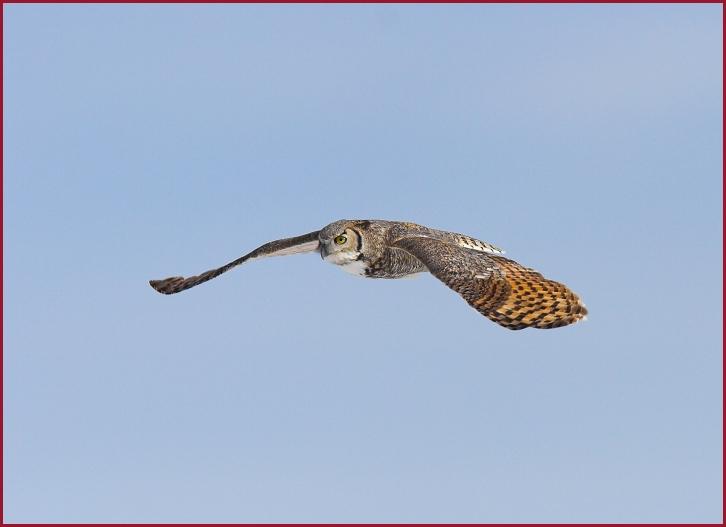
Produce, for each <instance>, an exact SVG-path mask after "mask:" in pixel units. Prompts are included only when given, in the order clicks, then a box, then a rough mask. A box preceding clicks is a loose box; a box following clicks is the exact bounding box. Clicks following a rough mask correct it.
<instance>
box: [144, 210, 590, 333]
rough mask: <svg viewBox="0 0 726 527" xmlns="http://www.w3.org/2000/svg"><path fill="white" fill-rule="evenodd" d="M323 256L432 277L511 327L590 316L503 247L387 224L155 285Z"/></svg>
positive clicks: (346, 264) (366, 272)
mask: <svg viewBox="0 0 726 527" xmlns="http://www.w3.org/2000/svg"><path fill="white" fill-rule="evenodd" d="M302 252H318V253H319V254H320V256H321V257H322V258H323V259H324V260H325V261H326V262H329V263H332V264H334V265H338V266H340V267H341V268H342V269H343V270H344V271H346V272H349V273H351V274H355V275H358V276H363V277H366V278H394V279H395V278H405V277H408V276H411V275H414V274H418V273H422V272H430V273H431V274H432V275H434V276H435V277H436V278H437V279H439V280H440V281H442V282H443V283H444V284H445V285H447V286H448V287H449V288H451V289H453V290H454V291H456V292H457V293H459V294H460V295H461V296H462V297H463V298H464V300H466V301H467V303H469V305H470V306H472V307H473V308H474V309H476V310H477V311H479V312H480V313H481V314H483V315H485V316H486V317H488V318H489V319H491V320H493V321H494V322H496V323H497V324H499V325H501V326H504V327H506V328H508V329H523V328H526V327H534V328H540V329H546V328H554V327H559V326H565V325H568V324H572V323H574V322H577V321H579V320H582V319H584V318H585V315H586V314H587V309H586V308H585V306H584V304H583V303H582V302H581V301H580V299H579V297H578V296H577V295H575V294H574V293H573V292H572V291H570V290H569V289H568V288H567V287H566V286H564V285H563V284H560V283H559V282H555V281H552V280H548V279H546V278H544V277H543V276H542V275H541V274H540V273H538V272H537V271H535V270H533V269H529V268H526V267H523V266H521V265H520V264H518V263H517V262H514V261H513V260H509V259H507V258H504V257H503V256H502V254H503V253H504V251H502V250H501V249H499V248H497V247H496V246H494V245H492V244H490V243H487V242H484V241H481V240H478V239H476V238H472V237H470V236H467V235H465V234H459V233H455V232H448V231H441V230H437V229H431V228H429V227H425V226H423V225H418V224H415V223H408V222H399V221H387V220H339V221H336V222H333V223H331V224H329V225H327V226H326V227H323V228H322V229H321V230H319V231H314V232H311V233H308V234H304V235H302V236H297V237H294V238H286V239H282V240H276V241H274V242H269V243H267V244H265V245H262V246H260V247H258V248H257V249H255V250H254V251H252V252H251V253H249V254H246V255H245V256H242V257H241V258H238V259H237V260H234V261H233V262H230V263H228V264H227V265H225V266H222V267H220V268H217V269H212V270H210V271H207V272H205V273H202V274H200V275H198V276H192V277H190V278H183V277H172V278H167V279H164V280H152V281H151V282H150V284H151V286H152V287H153V288H154V289H156V290H157V291H159V292H161V293H165V294H172V293H177V292H180V291H183V290H185V289H189V288H190V287H194V286H196V285H198V284H201V283H203V282H206V281H207V280H210V279H212V278H215V277H216V276H219V275H220V274H222V273H224V272H226V271H228V270H230V269H232V268H233V267H236V266H238V265H240V264H242V263H244V262H246V261H248V260H252V259H256V258H262V257H266V256H281V255H288V254H296V253H302Z"/></svg>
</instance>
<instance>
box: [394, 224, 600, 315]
mask: <svg viewBox="0 0 726 527" xmlns="http://www.w3.org/2000/svg"><path fill="white" fill-rule="evenodd" d="M393 246H394V247H398V248H399V249H403V250H405V251H408V252H409V253H411V254H413V255H414V256H415V257H416V258H418V259H419V260H421V261H422V262H423V263H424V265H425V266H426V267H427V268H428V270H429V271H430V272H431V274H433V275H434V276H435V277H436V278H438V279H439V280H441V281H442V282H444V283H445V284H446V285H447V286H449V287H450V288H451V289H453V290H454V291H456V292H457V293H459V294H460V295H461V296H462V297H463V298H464V300H466V301H467V302H468V303H469V305H471V306H472V307H473V308H474V309H476V310H477V311H479V312H480V313H481V314H482V315H484V316H486V317H488V318H489V319H491V320H493V321H494V322H496V323H497V324H500V325H502V326H504V327H505V328H509V329H523V328H529V327H532V328H540V329H545V328H556V327H560V326H566V325H568V324H572V323H573V322H577V321H578V320H581V319H582V318H584V317H585V315H587V309H586V308H585V306H584V304H583V303H582V302H581V301H580V299H579V298H578V297H577V295H576V294H575V293H573V292H572V291H570V290H569V289H568V288H567V287H566V286H564V285H562V284H560V283H558V282H554V281H552V280H547V279H546V278H545V277H544V276H542V275H541V274H540V273H538V272H537V271H535V270H534V269H528V268H526V267H523V266H521V265H519V264H518V263H517V262H514V261H512V260H509V259H507V258H504V257H503V256H497V255H493V254H487V253H485V252H481V251H474V250H470V249H467V248H462V247H460V246H458V245H453V244H449V243H446V242H442V241H440V240H436V239H433V238H427V237H421V236H415V237H407V238H402V239H399V240H397V241H396V242H394V243H393Z"/></svg>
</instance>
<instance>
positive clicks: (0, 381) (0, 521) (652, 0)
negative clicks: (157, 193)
mask: <svg viewBox="0 0 726 527" xmlns="http://www.w3.org/2000/svg"><path fill="white" fill-rule="evenodd" d="M0 1H2V8H1V9H0V37H2V36H3V30H4V15H5V4H204V3H215V4H260V3H263V4H447V3H457V4H562V3H572V4H633V3H637V4H676V3H678V4H681V3H696V4H721V5H722V6H723V4H724V2H723V1H720V0H701V1H698V2H689V1H685V2H684V1H678V0H641V1H639V2H633V1H628V0H612V1H610V2H603V1H588V0H586V1H577V0H560V1H559V2H554V1H551V0H530V1H528V2H523V1H518V0H500V1H499V2H492V1H480V0H459V1H457V2H442V1H438V0H419V1H416V0H398V1H396V2H391V1H376V0H358V1H349V0H343V1H336V0H318V1H316V2H310V1H307V0H288V1H281V0H262V1H259V2H250V1H238V0H216V1H214V2H199V1H198V0H176V1H174V0H152V1H142V2H139V1H134V0H117V1H111V0H100V1H93V0H77V1H75V2H72V1H68V0H48V1H45V2H40V1H36V0H10V1H6V0H0ZM722 30H723V13H722ZM722 37H723V34H722ZM722 46H723V38H722ZM0 51H2V52H3V53H0V68H2V67H3V66H4V63H3V59H4V39H3V40H2V42H0ZM722 58H723V55H722ZM722 67H723V64H722ZM2 72H4V69H2ZM0 75H2V73H0ZM722 81H723V72H722ZM722 89H723V82H722ZM0 95H2V104H1V105H0V117H2V116H4V103H5V89H4V83H3V82H1V81H0ZM722 97H723V94H722ZM725 100H726V99H725ZM721 111H722V114H721V123H722V128H721V135H722V140H723V141H724V145H723V149H722V151H721V152H722V165H723V152H724V150H726V140H724V139H723V122H724V113H723V106H722V110H721ZM3 123H4V120H3ZM3 133H4V126H3V128H2V129H0V139H2V140H3V143H2V149H0V161H2V160H3V159H4V157H3V156H4V151H5V142H4V137H3ZM3 167H4V164H3V165H2V167H0V183H4V179H3V177H4V173H3ZM721 169H722V171H723V166H722V167H721ZM721 177H722V179H721V182H722V197H721V200H722V201H721V205H722V209H723V203H724V202H726V186H725V185H724V181H725V180H726V178H724V173H723V172H722V175H721ZM3 191H4V185H0V210H1V211H3V213H4V192H3ZM3 219H4V214H3ZM0 221H2V220H0ZM721 221H722V251H723V254H724V256H726V251H725V250H724V241H726V236H724V234H723V232H724V231H723V228H724V227H726V221H724V218H723V212H722V218H721ZM3 225H4V221H3ZM0 241H2V247H1V248H0V254H2V251H3V249H4V245H5V244H4V229H3V230H0ZM3 262H4V259H3V260H2V261H0V271H1V270H3ZM722 265H723V261H722ZM4 276H5V275H4V273H3V280H0V294H2V293H3V291H4V289H3V285H4ZM725 276H726V273H724V272H723V270H722V277H721V278H722V310H723V307H724V304H723V295H724V294H726V283H724V281H723V279H724V277H725ZM3 299H4V296H3ZM1 314H3V301H0V315H1ZM4 321H5V318H4V317H3V327H2V328H1V329H0V333H2V330H3V329H4ZM724 322H726V315H724ZM723 334H724V333H723V325H722V326H721V344H722V348H723ZM3 343H4V339H3ZM0 355H2V344H0ZM722 357H723V349H722ZM2 368H3V364H2V363H0V373H3V369H2ZM724 371H726V369H725V370H724ZM4 386H5V384H4V376H3V377H2V378H0V388H2V389H3V394H4ZM722 390H723V388H722ZM723 403H724V398H723V391H722V393H721V407H722V408H723ZM722 427H723V423H722ZM723 430H726V428H723V429H722V431H723ZM0 435H2V436H3V438H4V419H3V420H2V422H0ZM722 440H723V435H722ZM3 444H4V442H3ZM721 453H722V457H721V459H722V461H721V472H722V474H723V469H724V461H723V445H722V446H721ZM4 456H5V452H4V448H0V469H3V481H4V474H5V472H4ZM4 501H5V493H4V492H3V495H2V496H0V525H22V526H27V527H34V526H43V525H73V524H47V523H23V524H13V523H5V515H4ZM724 511H726V508H724V506H723V504H722V518H723V516H724ZM83 525H135V526H146V525H148V526H154V525H180V524H175V523H134V524H124V523H113V524H103V523H100V524H93V523H84V524H83ZM181 525H265V526H270V527H281V526H287V525H330V526H339V525H355V526H359V527H378V526H380V525H452V526H453V525H457V526H458V525H507V526H511V527H524V526H533V525H548V524H538V523H508V524H496V523H488V524H482V523H426V524H417V523H399V524H386V523H320V524H309V523H308V524H299V523H266V524H259V523H184V524H181ZM549 525H552V524H549ZM567 525H601V526H603V527H607V526H617V527H620V526H622V525H661V524H654V523H651V524H615V523H598V524H588V523H568V524H567ZM668 525H724V524H723V523H720V524H719V523H695V524H686V523H680V524H679V523H672V524H671V523H669V524H668Z"/></svg>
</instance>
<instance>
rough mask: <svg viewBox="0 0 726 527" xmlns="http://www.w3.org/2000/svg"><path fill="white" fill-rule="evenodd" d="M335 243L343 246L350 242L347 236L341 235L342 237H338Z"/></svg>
mask: <svg viewBox="0 0 726 527" xmlns="http://www.w3.org/2000/svg"><path fill="white" fill-rule="evenodd" d="M333 241H334V242H335V243H336V244H338V245H343V244H344V243H345V242H347V241H348V238H346V237H345V234H341V235H340V236H336V237H335V239H334V240H333Z"/></svg>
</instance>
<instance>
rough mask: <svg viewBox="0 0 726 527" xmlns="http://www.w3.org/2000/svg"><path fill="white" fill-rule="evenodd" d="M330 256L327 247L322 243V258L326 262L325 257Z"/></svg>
mask: <svg viewBox="0 0 726 527" xmlns="http://www.w3.org/2000/svg"><path fill="white" fill-rule="evenodd" d="M326 256H328V251H326V250H325V245H323V244H322V243H321V244H320V258H322V259H323V260H325V257H326Z"/></svg>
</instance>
